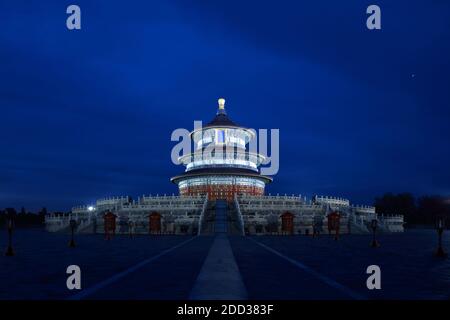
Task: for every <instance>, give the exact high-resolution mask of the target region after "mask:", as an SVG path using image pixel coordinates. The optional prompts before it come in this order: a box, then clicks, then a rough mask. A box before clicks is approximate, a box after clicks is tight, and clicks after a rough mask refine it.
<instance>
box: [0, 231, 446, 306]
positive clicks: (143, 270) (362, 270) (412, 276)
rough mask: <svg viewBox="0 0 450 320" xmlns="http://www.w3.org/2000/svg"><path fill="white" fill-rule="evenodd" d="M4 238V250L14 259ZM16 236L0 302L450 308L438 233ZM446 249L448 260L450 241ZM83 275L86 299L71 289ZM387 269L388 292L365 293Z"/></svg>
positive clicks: (0, 243)
mask: <svg viewBox="0 0 450 320" xmlns="http://www.w3.org/2000/svg"><path fill="white" fill-rule="evenodd" d="M6 240H7V236H6V231H5V230H0V250H4V249H6ZM68 240H69V237H68V235H65V234H54V233H47V232H45V231H44V230H40V229H38V230H37V229H28V230H27V229H23V230H20V229H19V230H17V232H16V233H15V235H14V249H15V251H16V256H15V257H5V256H4V255H0V299H68V298H80V299H159V300H172V299H188V298H192V299H208V298H209V299H221V298H235V299H243V298H248V299H359V298H363V299H364V298H367V299H448V298H450V259H448V258H447V259H438V258H435V257H434V256H433V251H434V250H435V248H436V234H435V231H434V230H413V231H407V232H405V233H404V234H385V235H380V237H379V240H380V243H381V247H380V248H370V247H369V243H370V240H371V239H370V236H368V235H345V236H342V237H341V239H340V240H339V241H334V240H333V239H332V238H330V237H327V236H321V237H320V238H318V239H317V238H312V237H306V236H258V237H238V236H235V237H227V236H225V235H223V236H218V237H217V238H215V237H212V236H201V237H189V236H149V235H141V236H136V237H134V238H129V237H127V236H117V237H116V238H114V239H113V240H111V241H105V240H104V238H103V236H102V235H77V236H76V239H75V240H76V243H77V247H76V248H73V249H71V248H68V247H67V243H68ZM444 247H445V249H446V250H447V251H448V250H450V243H449V240H448V235H447V234H444ZM71 264H76V265H79V266H80V268H81V270H82V290H81V291H77V290H74V291H70V290H68V289H67V288H66V279H67V276H68V275H67V274H66V272H65V271H66V268H67V266H68V265H71ZM371 264H376V265H379V266H380V268H381V272H382V277H381V283H382V289H381V290H368V289H367V287H366V279H367V277H368V275H367V274H366V268H367V266H369V265H371Z"/></svg>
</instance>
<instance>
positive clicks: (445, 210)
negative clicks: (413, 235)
mask: <svg viewBox="0 0 450 320" xmlns="http://www.w3.org/2000/svg"><path fill="white" fill-rule="evenodd" d="M439 216H444V217H446V219H445V220H446V224H447V225H450V221H449V220H450V206H449V204H448V203H446V201H445V199H444V198H443V197H441V196H423V197H420V198H419V200H418V205H417V220H419V221H421V223H423V224H428V225H434V224H435V223H436V220H437V218H438V217H439Z"/></svg>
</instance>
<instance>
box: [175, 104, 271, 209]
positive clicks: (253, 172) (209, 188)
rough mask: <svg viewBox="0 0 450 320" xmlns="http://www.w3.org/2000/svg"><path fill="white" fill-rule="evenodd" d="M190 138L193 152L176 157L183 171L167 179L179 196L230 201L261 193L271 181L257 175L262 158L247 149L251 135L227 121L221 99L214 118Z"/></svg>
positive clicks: (246, 130) (251, 138)
mask: <svg viewBox="0 0 450 320" xmlns="http://www.w3.org/2000/svg"><path fill="white" fill-rule="evenodd" d="M190 137H191V138H192V140H193V143H194V147H195V151H194V152H193V153H190V154H187V155H184V156H183V157H181V158H180V162H181V163H182V164H183V165H185V166H186V171H185V172H184V173H183V174H181V175H179V176H176V177H173V178H172V179H171V180H172V182H174V183H176V184H178V188H179V190H180V195H182V196H187V195H188V196H208V199H209V200H216V199H226V200H228V201H232V200H233V199H234V196H235V195H239V196H240V195H252V196H262V195H263V194H264V188H265V185H266V183H269V182H271V181H272V179H271V178H269V177H266V176H263V175H261V174H259V170H258V168H259V166H260V165H261V163H262V162H263V161H264V156H262V155H261V154H258V153H252V152H250V151H249V150H248V145H249V143H250V141H251V140H253V139H254V138H255V133H254V131H252V130H249V129H247V128H243V127H240V126H238V125H236V124H235V123H234V122H233V121H231V120H230V119H229V118H228V116H227V113H226V111H225V99H219V108H218V111H217V114H216V116H215V117H214V119H213V120H212V121H211V122H209V123H208V124H207V125H206V126H204V127H201V128H200V129H198V130H194V131H193V132H191V134H190Z"/></svg>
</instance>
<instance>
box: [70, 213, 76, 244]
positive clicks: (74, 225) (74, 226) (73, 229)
mask: <svg viewBox="0 0 450 320" xmlns="http://www.w3.org/2000/svg"><path fill="white" fill-rule="evenodd" d="M76 227H77V221H76V220H74V219H71V220H70V230H71V237H70V242H69V247H70V248H75V241H74V239H73V234H74V232H75V228H76Z"/></svg>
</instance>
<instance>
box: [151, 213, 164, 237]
mask: <svg viewBox="0 0 450 320" xmlns="http://www.w3.org/2000/svg"><path fill="white" fill-rule="evenodd" d="M148 231H149V232H150V233H151V234H156V233H161V215H160V214H159V213H158V212H152V213H151V214H150V215H149V216H148Z"/></svg>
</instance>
